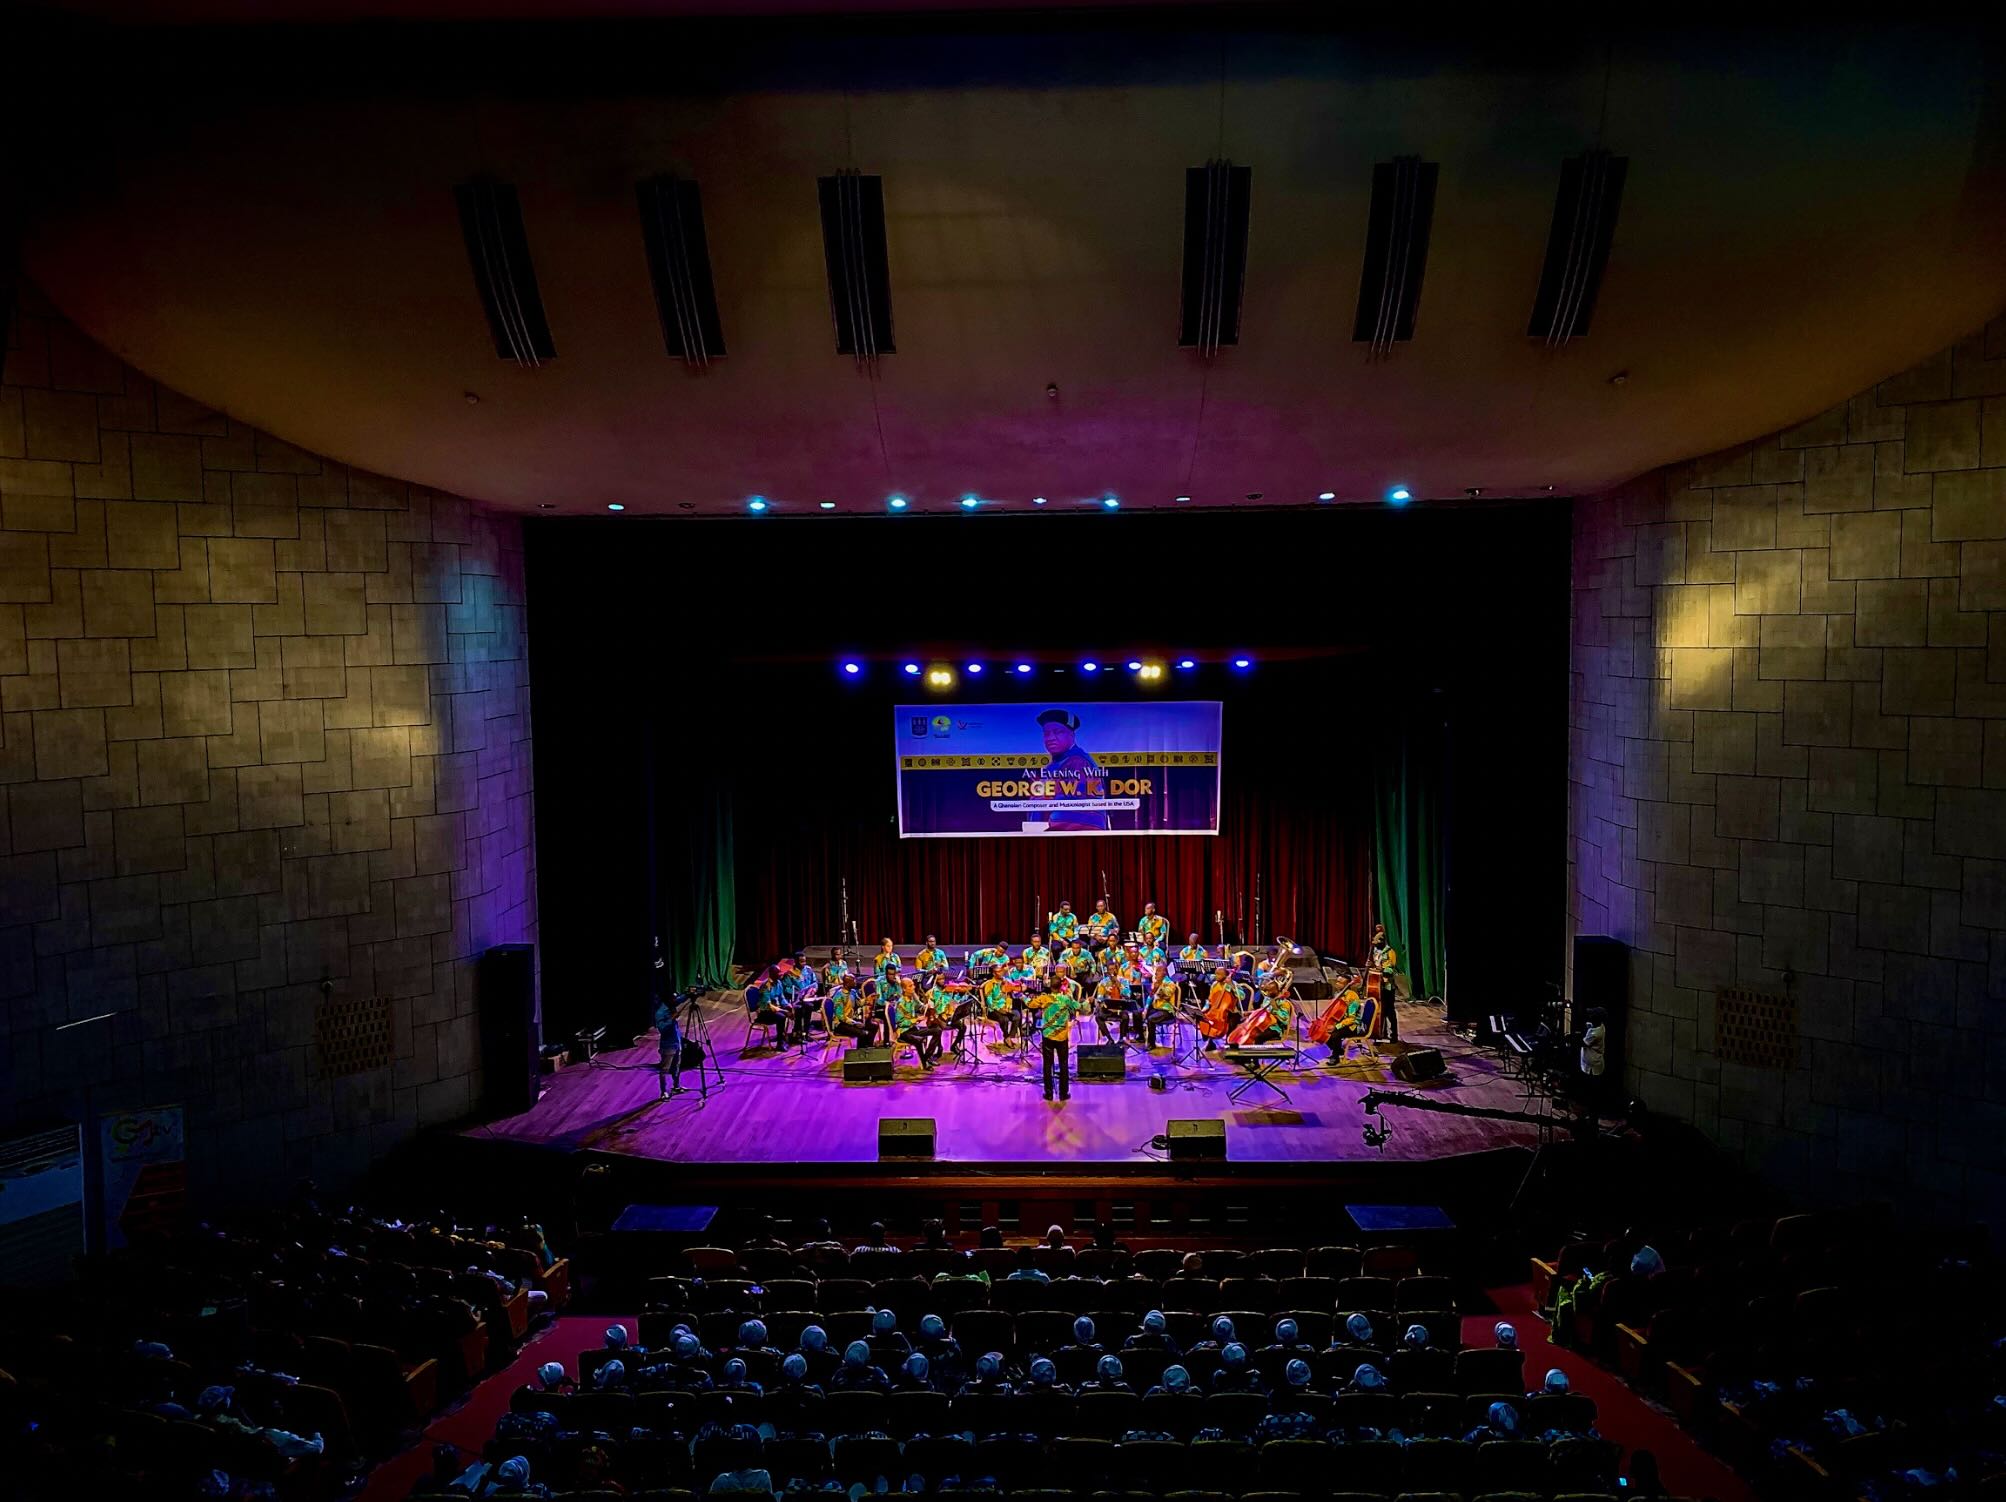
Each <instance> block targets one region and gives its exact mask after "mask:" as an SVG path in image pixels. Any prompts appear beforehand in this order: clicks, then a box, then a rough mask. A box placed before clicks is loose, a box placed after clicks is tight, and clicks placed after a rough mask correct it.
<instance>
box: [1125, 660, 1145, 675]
mask: <svg viewBox="0 0 2006 1502" xmlns="http://www.w3.org/2000/svg"><path fill="white" fill-rule="evenodd" d="M1128 670H1129V671H1130V672H1131V673H1139V672H1141V671H1142V664H1141V663H1139V662H1133V661H1131V662H1130V663H1129V665H1128Z"/></svg>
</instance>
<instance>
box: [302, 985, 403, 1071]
mask: <svg viewBox="0 0 2006 1502" xmlns="http://www.w3.org/2000/svg"><path fill="white" fill-rule="evenodd" d="M313 1036H314V1043H315V1045H316V1047H317V1048H318V1050H319V1053H320V1077H321V1078H322V1079H333V1078H335V1077H337V1076H339V1075H344V1074H361V1073H362V1072H363V1071H364V1070H366V1069H384V1068H387V1067H389V1065H390V1062H391V1060H392V1058H393V1053H392V1050H391V1039H390V1000H389V998H388V997H385V996H366V997H340V998H336V997H334V996H323V997H322V998H321V1000H320V1001H319V1003H318V1004H316V1005H315V1007H314V1012H313Z"/></svg>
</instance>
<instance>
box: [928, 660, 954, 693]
mask: <svg viewBox="0 0 2006 1502" xmlns="http://www.w3.org/2000/svg"><path fill="white" fill-rule="evenodd" d="M926 686H927V687H928V688H953V687H954V669H953V668H951V667H948V666H947V665H946V664H945V663H936V664H935V665H934V666H932V667H930V668H928V669H927V670H926Z"/></svg>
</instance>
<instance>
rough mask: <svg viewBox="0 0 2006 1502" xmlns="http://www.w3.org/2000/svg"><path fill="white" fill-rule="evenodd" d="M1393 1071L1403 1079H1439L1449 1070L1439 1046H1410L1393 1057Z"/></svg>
mask: <svg viewBox="0 0 2006 1502" xmlns="http://www.w3.org/2000/svg"><path fill="white" fill-rule="evenodd" d="M1393 1072H1394V1074H1396V1075H1398V1076H1399V1077H1400V1078H1401V1079H1403V1080H1408V1081H1413V1080H1434V1079H1440V1078H1441V1077H1442V1076H1443V1075H1445V1074H1447V1073H1448V1072H1449V1067H1448V1065H1446V1064H1444V1063H1443V1062H1442V1050H1441V1049H1439V1048H1410V1049H1408V1050H1407V1052H1405V1053H1403V1054H1396V1055H1395V1056H1394V1059H1393Z"/></svg>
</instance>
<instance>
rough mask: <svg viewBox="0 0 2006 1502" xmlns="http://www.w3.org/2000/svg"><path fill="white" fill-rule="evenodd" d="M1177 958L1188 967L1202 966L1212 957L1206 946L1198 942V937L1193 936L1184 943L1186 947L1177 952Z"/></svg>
mask: <svg viewBox="0 0 2006 1502" xmlns="http://www.w3.org/2000/svg"><path fill="white" fill-rule="evenodd" d="M1177 958H1178V959H1180V960H1182V961H1183V962H1184V963H1185V964H1187V965H1202V964H1204V963H1205V962H1206V961H1207V960H1209V959H1211V958H1212V956H1211V955H1209V954H1207V953H1206V952H1205V946H1204V945H1203V944H1201V943H1199V942H1198V935H1196V934H1192V935H1191V936H1190V937H1189V938H1187V939H1186V940H1185V941H1184V947H1183V948H1182V949H1180V950H1178V951H1177ZM1221 958H1222V959H1223V958H1224V956H1223V955H1222V956H1221Z"/></svg>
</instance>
